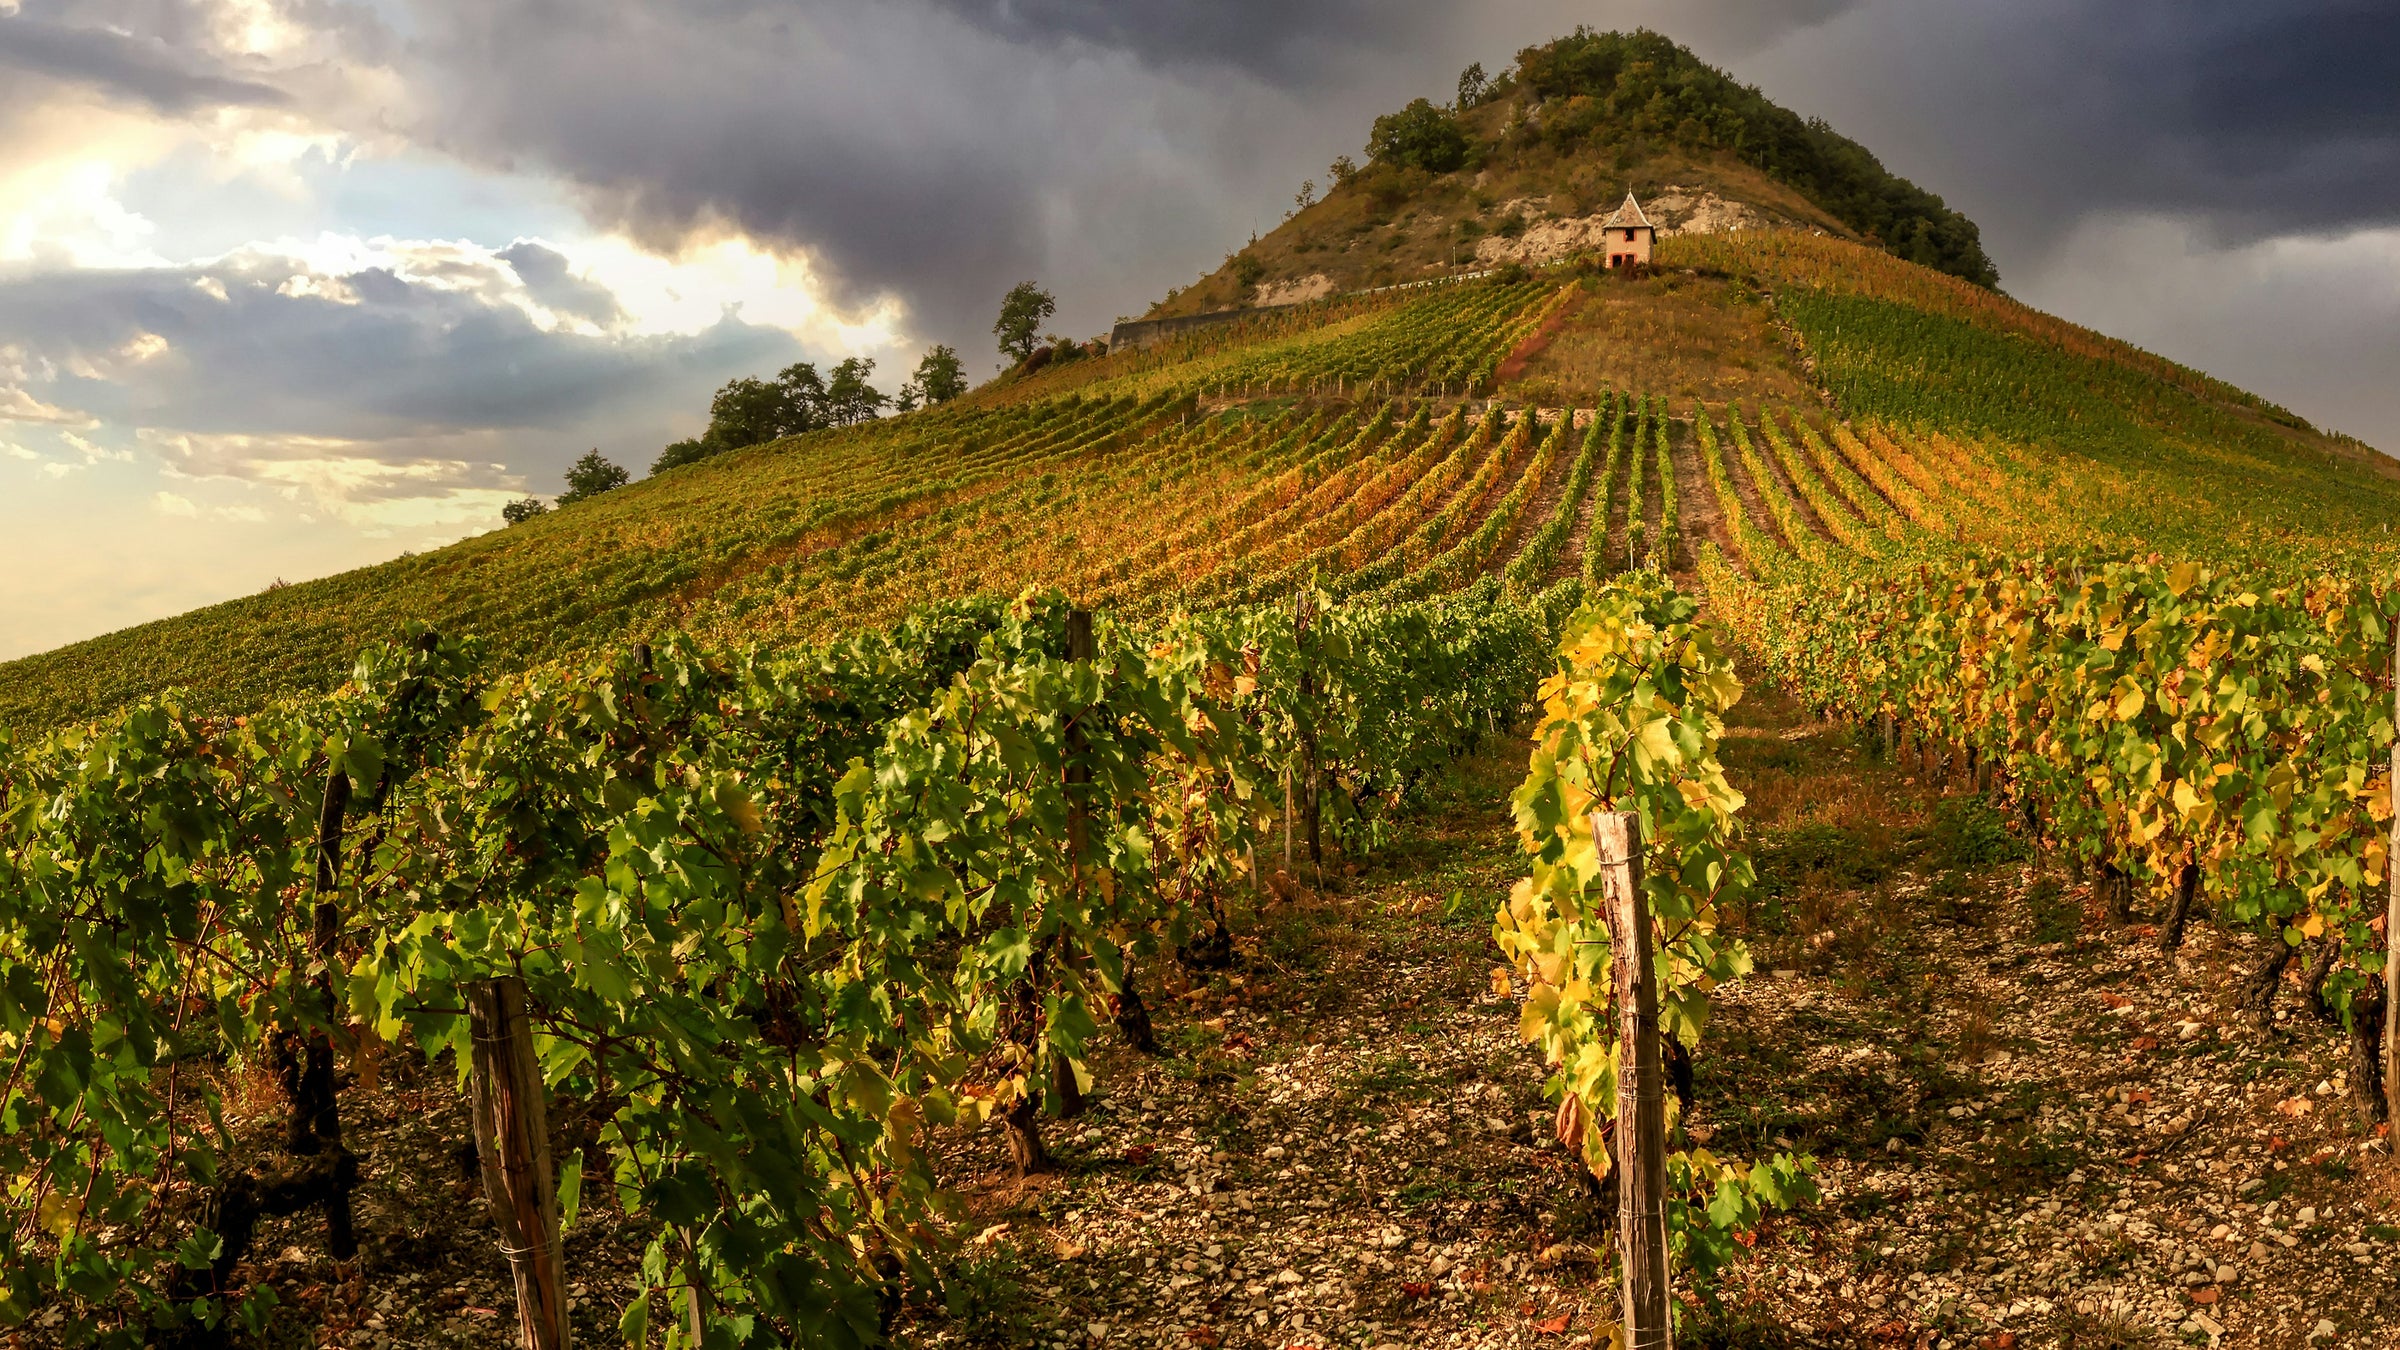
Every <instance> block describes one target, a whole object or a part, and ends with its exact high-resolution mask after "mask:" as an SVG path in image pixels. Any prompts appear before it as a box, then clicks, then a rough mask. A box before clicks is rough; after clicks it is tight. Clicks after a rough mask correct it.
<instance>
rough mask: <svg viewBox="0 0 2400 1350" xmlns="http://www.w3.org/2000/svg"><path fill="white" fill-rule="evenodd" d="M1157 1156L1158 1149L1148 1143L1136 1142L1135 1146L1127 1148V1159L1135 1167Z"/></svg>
mask: <svg viewBox="0 0 2400 1350" xmlns="http://www.w3.org/2000/svg"><path fill="white" fill-rule="evenodd" d="M1157 1156H1158V1150H1157V1149H1155V1148H1152V1147H1151V1146H1150V1145H1148V1144H1135V1145H1134V1146H1133V1147H1131V1148H1129V1149H1127V1150H1125V1161H1126V1162H1128V1163H1131V1164H1133V1165H1134V1166H1135V1167H1139V1166H1141V1165H1142V1164H1143V1163H1146V1162H1148V1161H1150V1160H1151V1159H1152V1158H1155V1157H1157Z"/></svg>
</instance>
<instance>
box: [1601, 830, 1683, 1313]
mask: <svg viewBox="0 0 2400 1350" xmlns="http://www.w3.org/2000/svg"><path fill="white" fill-rule="evenodd" d="M1641 831H1642V827H1641V817H1640V816H1638V815H1636V814H1634V813H1633V812H1631V811H1595V812H1593V813H1592V845H1593V847H1594V848H1597V849H1598V850H1599V851H1600V884H1601V886H1602V888H1603V889H1604V890H1605V891H1606V892H1607V894H1606V896H1605V898H1604V901H1603V904H1602V907H1601V908H1602V914H1603V916H1604V917H1605V918H1606V920H1607V922H1608V940H1609V950H1610V953H1611V955H1612V960H1611V964H1612V965H1613V966H1614V967H1615V968H1616V977H1617V1032H1618V1041H1617V1168H1618V1178H1617V1186H1618V1191H1617V1194H1618V1196H1619V1200H1618V1203H1617V1241H1618V1251H1619V1256H1620V1258H1621V1264H1622V1265H1623V1267H1624V1271H1625V1291H1624V1292H1625V1300H1624V1301H1625V1340H1624V1346H1625V1350H1667V1347H1669V1346H1671V1345H1672V1344H1673V1343H1674V1340H1673V1333H1672V1331H1671V1330H1670V1328H1669V1324H1668V1321H1667V1316H1668V1299H1667V1138H1666V1135H1667V1105H1666V1092H1665V1081H1664V1080H1665V1073H1664V1071H1663V1069H1662V1068H1661V1067H1660V1062H1659V1050H1658V985H1657V982H1656V980H1655V978H1654V977H1653V975H1652V972H1651V969H1650V905H1649V902H1648V901H1647V900H1646V899H1645V898H1644V897H1643V895H1642V856H1641Z"/></svg>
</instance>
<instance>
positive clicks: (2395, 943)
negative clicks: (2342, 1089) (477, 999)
mask: <svg viewBox="0 0 2400 1350" xmlns="http://www.w3.org/2000/svg"><path fill="white" fill-rule="evenodd" d="M2392 709H2393V711H2394V712H2395V713H2400V632H2395V633H2394V634H2393V639H2392ZM2393 726H2394V727H2396V728H2400V721H2395V722H2394V723H2393ZM2389 781H2390V782H2391V784H2392V789H2391V791H2392V799H2393V801H2394V802H2395V803H2400V734H2395V735H2394V737H2393V740H2392V764H2391V777H2390V780H2389ZM2391 843H2392V850H2391V851H2390V852H2387V853H2386V854H2385V855H2384V859H2383V886H2384V902H2383V1117H2384V1119H2385V1120H2388V1121H2390V1122H2392V1127H2393V1128H2394V1129H2396V1130H2400V1058H2395V1054H2396V1052H2400V809H2395V810H2394V811H2393V812H2392V838H2391Z"/></svg>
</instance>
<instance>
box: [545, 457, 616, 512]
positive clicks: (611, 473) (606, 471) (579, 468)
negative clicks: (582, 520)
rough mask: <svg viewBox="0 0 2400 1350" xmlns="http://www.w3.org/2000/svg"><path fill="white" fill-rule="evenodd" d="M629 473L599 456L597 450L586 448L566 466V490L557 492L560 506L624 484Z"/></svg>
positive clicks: (609, 490) (571, 503)
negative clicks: (581, 454)
mask: <svg viewBox="0 0 2400 1350" xmlns="http://www.w3.org/2000/svg"><path fill="white" fill-rule="evenodd" d="M629 476H630V475H628V474H627V473H626V472H625V470H624V469H622V468H620V467H618V466H617V465H615V464H611V463H610V462H608V461H607V460H606V459H603V458H601V455H600V452H599V451H597V450H587V451H585V452H584V455H583V458H581V459H579V460H576V461H575V462H574V463H573V464H572V465H569V466H568V468H567V490H566V491H564V492H562V493H560V494H558V504H559V505H560V506H573V505H574V504H575V503H577V502H579V501H583V500H585V499H587V498H591V497H597V496H599V495H600V494H601V493H603V492H611V491H614V490H616V489H617V488H621V487H623V486H625V483H626V481H627V479H628V478H629Z"/></svg>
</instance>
